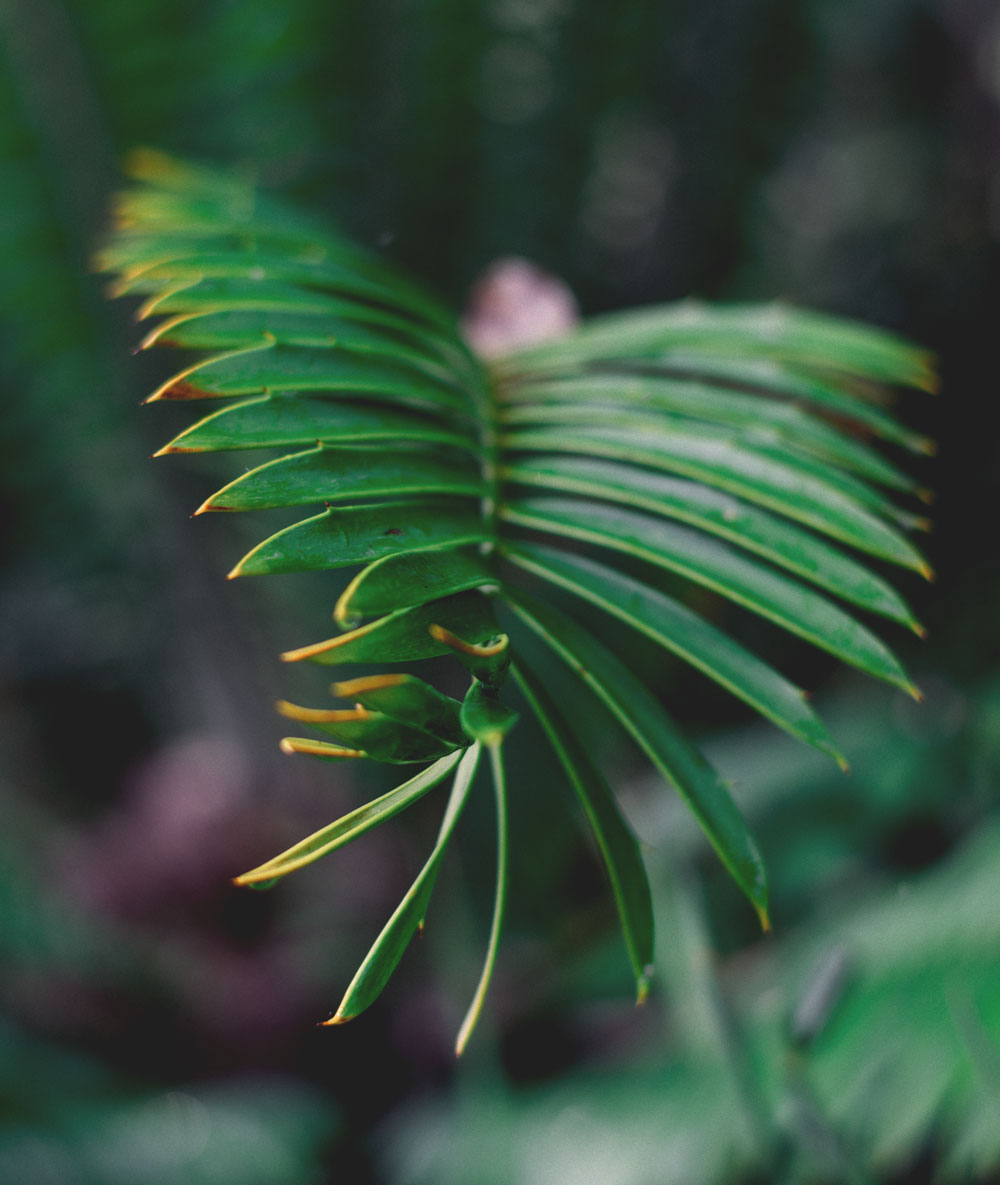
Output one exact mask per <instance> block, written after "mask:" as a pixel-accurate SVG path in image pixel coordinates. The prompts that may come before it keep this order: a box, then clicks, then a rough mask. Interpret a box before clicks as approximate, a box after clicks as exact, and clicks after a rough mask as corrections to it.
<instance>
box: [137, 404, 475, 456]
mask: <svg viewBox="0 0 1000 1185" xmlns="http://www.w3.org/2000/svg"><path fill="white" fill-rule="evenodd" d="M377 440H385V441H393V442H399V441H407V440H412V441H421V442H428V443H434V444H446V445H451V446H453V447H455V448H460V449H465V450H469V451H474V450H475V448H476V445H475V442H474V440H473V438H472V437H471V436H465V435H460V434H459V433H457V432H452V431H450V430H449V429H448V428H446V427H445V426H444V425H442V424H439V423H437V422H436V421H434V420H430V419H425V418H423V417H421V416H417V415H411V414H409V413H407V412H403V411H396V410H393V409H389V408H384V407H379V406H377V405H374V404H373V405H371V406H367V407H354V406H352V405H351V404H350V403H348V402H346V401H345V400H343V399H322V398H312V399H305V398H296V397H292V396H287V395H284V396H267V395H265V396H263V397H262V398H259V399H248V400H246V402H245V403H237V404H236V406H235V407H224V408H222V410H221V411H217V412H214V413H213V414H212V415H210V416H206V417H205V419H203V420H199V421H198V423H197V424H194V425H193V426H192V427H190V428H188V429H186V430H185V431H184V432H182V433H181V434H180V435H179V436H176V437H175V438H174V439H173V440H172V441H171V442H170V443H169V444H168V445H166V447H164V448H162V449H160V451H159V452H158V453H157V454H156V455H157V456H163V455H165V454H167V453H212V452H222V451H226V450H232V449H251V448H278V447H288V446H291V447H295V448H304V447H307V446H311V445H315V444H317V443H329V444H336V443H341V444H350V443H355V442H357V443H366V442H371V441H377Z"/></svg>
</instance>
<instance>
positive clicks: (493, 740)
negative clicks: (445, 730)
mask: <svg viewBox="0 0 1000 1185" xmlns="http://www.w3.org/2000/svg"><path fill="white" fill-rule="evenodd" d="M517 719H518V716H517V712H515V711H513V709H511V708H509V707H508V706H507V705H506V704H505V703H504V702H503V701H502V700H501V699H500V693H499V690H498V689H497V688H496V687H491V686H490V685H488V684H486V683H480V681H479V680H478V679H475V680H473V683H472V686H471V687H470V688H469V690H468V692H467V693H466V696H465V699H464V700H463V701H462V714H461V722H462V728H463V730H464V732H465V734H466V736H468V737H470V738H471V739H472V740H476V741H481V742H482V743H483V744H484V745H487V746H489V747H490V748H495V747H496V746H497V745H499V744H500V742H501V741H502V740H503V739H504V737H505V736H506V735H507V733H508V732H510V730H511V729H512V728H513V727H514V725H515V724H516V723H517Z"/></svg>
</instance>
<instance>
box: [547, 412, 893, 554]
mask: <svg viewBox="0 0 1000 1185" xmlns="http://www.w3.org/2000/svg"><path fill="white" fill-rule="evenodd" d="M620 424H621V416H620V414H619V415H617V416H616V415H614V414H611V415H607V414H605V415H604V416H603V417H602V420H596V419H595V420H593V421H591V422H584V423H580V424H578V425H566V426H565V427H564V428H563V429H562V430H563V431H565V432H569V433H571V434H573V435H574V436H575V435H576V434H578V433H584V434H586V435H587V436H591V435H593V434H597V433H602V434H605V435H607V434H610V433H614V432H617V431H618V429H619V427H620ZM560 427H561V426H560V425H555V424H553V425H551V426H543V427H541V428H539V429H536V431H540V432H549V433H553V432H557V431H558V430H559V428H560ZM627 428H628V431H629V433H630V434H631V435H632V437H633V438H641V439H643V440H644V441H645V442H646V443H647V445H648V446H649V447H650V448H655V449H658V450H659V449H665V450H666V451H667V453H668V455H675V456H676V455H678V454H679V455H680V456H681V457H686V456H689V455H690V453H691V452H692V450H693V451H694V452H695V454H696V455H698V454H706V453H707V455H709V456H711V455H712V454H713V451H717V450H719V449H722V450H725V449H729V448H732V449H735V450H737V452H738V454H739V455H740V458H741V462H742V464H743V466H744V467H745V468H748V469H750V470H751V471H752V470H754V469H759V468H760V467H761V466H771V467H773V469H774V472H776V473H777V474H779V475H780V476H781V477H782V478H783V480H784V481H785V482H786V483H792V484H793V485H794V486H801V485H802V483H803V482H805V483H808V486H809V488H810V489H811V490H812V491H813V492H814V493H815V492H822V491H826V492H828V493H832V494H834V495H835V496H836V495H838V494H839V495H840V497H841V500H845V499H846V501H847V502H848V504H850V505H851V506H854V507H856V508H857V509H859V510H862V511H863V512H864V511H868V512H871V513H872V514H874V515H877V516H878V517H879V519H888V520H889V521H890V522H892V521H895V522H898V523H900V524H902V525H910V524H911V523H912V519H913V516H912V515H911V514H910V513H909V512H908V511H906V510H903V509H901V508H900V507H899V506H897V505H896V504H895V503H894V502H893V501H892V500H891V498H889V497H886V495H885V494H883V493H882V492H881V491H880V490H877V489H875V488H874V487H873V486H872V485H871V484H869V483H868V482H867V481H864V480H862V479H860V478H858V477H856V476H855V475H853V474H851V473H847V472H845V471H844V470H843V469H838V468H837V467H836V466H834V465H829V464H825V463H823V462H821V461H818V460H817V459H816V458H815V457H813V456H811V455H810V454H809V453H805V452H799V451H796V450H795V449H794V448H790V447H789V445H788V444H787V443H786V442H784V441H781V440H779V439H776V437H775V434H774V433H773V432H770V431H769V430H768V429H767V427H766V426H762V427H761V428H759V429H756V428H754V429H750V428H746V429H742V428H726V427H721V426H720V425H718V424H699V423H696V422H695V421H693V420H692V419H691V418H690V417H687V416H675V415H672V414H669V413H667V412H663V413H660V414H659V415H655V416H651V415H649V414H648V413H643V414H633V415H630V416H629V417H628V421H627ZM723 455H726V454H723ZM772 476H773V473H772ZM883 525H885V524H883ZM904 542H905V540H904Z"/></svg>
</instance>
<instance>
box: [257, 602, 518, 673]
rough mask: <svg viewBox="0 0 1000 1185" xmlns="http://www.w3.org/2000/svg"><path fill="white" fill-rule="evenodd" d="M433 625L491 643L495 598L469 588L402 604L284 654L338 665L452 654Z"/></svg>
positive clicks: (293, 658) (296, 659)
mask: <svg viewBox="0 0 1000 1185" xmlns="http://www.w3.org/2000/svg"><path fill="white" fill-rule="evenodd" d="M432 626H444V627H445V628H446V629H448V630H450V631H452V632H454V633H455V634H458V635H459V636H460V637H462V638H466V639H468V640H469V641H471V642H474V643H485V642H488V641H490V639H492V638H495V637H496V635H497V634H498V633H499V627H498V626H497V622H496V617H495V616H494V613H493V608H492V606H491V605H490V602H489V599H488V598H487V597H485V596H482V595H481V594H480V593H478V592H464V593H458V594H457V595H456V596H453V597H442V598H441V600H439V601H430V602H428V603H427V604H426V605H417V606H416V607H415V608H413V609H400V610H398V611H397V612H395V613H389V614H387V615H386V616H385V617H379V618H377V619H376V620H375V621H371V622H369V623H368V624H367V625H363V626H360V627H359V628H358V629H356V630H351V631H350V632H348V633H346V634H340V635H338V636H337V637H335V638H327V639H326V640H325V641H323V642H314V643H313V644H312V645H311V646H302V647H300V648H299V649H297V650H288V651H286V652H285V653H284V654H283V655H282V656H281V657H282V659H283V660H284V661H285V662H301V661H302V660H303V659H308V660H309V661H311V662H318V663H321V664H323V665H326V666H333V665H335V664H337V663H345V662H413V661H414V660H415V659H418V658H434V657H436V656H437V655H439V654H449V653H451V652H452V647H451V645H450V644H449V643H448V642H447V641H441V640H440V638H438V637H436V636H435V635H434V634H432V633H431V627H432Z"/></svg>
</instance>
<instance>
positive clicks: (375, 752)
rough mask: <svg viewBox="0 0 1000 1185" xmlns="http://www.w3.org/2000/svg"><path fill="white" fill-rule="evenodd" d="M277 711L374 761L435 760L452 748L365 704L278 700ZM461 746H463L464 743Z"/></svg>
mask: <svg viewBox="0 0 1000 1185" xmlns="http://www.w3.org/2000/svg"><path fill="white" fill-rule="evenodd" d="M278 711H279V712H280V713H281V715H282V716H286V717H287V718H288V719H289V720H298V721H299V722H300V723H303V724H309V725H311V726H312V727H313V728H317V729H319V731H320V732H325V733H327V734H328V735H329V736H332V737H333V739H334V740H335V741H337V742H339V743H340V744H341V745H343V746H345V748H349V749H360V750H361V751H362V752H363V753H364V754H365V756H366V757H371V758H373V759H374V760H375V761H387V762H391V763H393V764H396V765H400V764H408V763H410V762H415V761H434V760H436V759H437V758H438V757H443V756H444V755H445V754H446V753H450V752H451V751H452V750H453V749H454V748H455V746H454V745H452V744H449V743H448V742H446V741H443V740H442V739H441V738H440V737H438V736H433V735H432V734H431V733H429V732H425V731H424V730H423V729H421V728H416V727H414V726H413V725H412V724H404V723H402V722H401V721H400V720H397V719H395V718H393V717H392V716H386V715H383V713H381V712H372V711H369V710H368V708H364V707H359V708H351V709H347V710H341V709H337V708H331V709H324V708H300V707H299V706H298V705H297V704H289V703H286V702H285V701H284V700H281V701H279V703H278ZM462 747H463V748H464V747H465V745H464V743H463V745H462Z"/></svg>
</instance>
